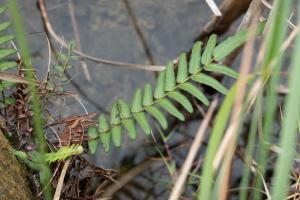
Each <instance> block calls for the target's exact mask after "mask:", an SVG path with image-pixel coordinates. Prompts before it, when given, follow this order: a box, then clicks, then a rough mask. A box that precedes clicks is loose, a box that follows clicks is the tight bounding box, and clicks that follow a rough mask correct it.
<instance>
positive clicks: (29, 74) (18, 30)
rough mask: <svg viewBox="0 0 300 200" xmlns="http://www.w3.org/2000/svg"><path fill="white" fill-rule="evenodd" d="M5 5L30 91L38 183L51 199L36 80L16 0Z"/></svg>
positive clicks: (46, 197) (9, 0) (45, 194)
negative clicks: (38, 162)
mask: <svg viewBox="0 0 300 200" xmlns="http://www.w3.org/2000/svg"><path fill="white" fill-rule="evenodd" d="M7 5H8V8H9V11H10V14H11V19H12V21H13V25H14V28H15V34H16V39H17V42H18V47H19V48H18V49H19V52H20V55H21V57H22V64H23V66H24V71H25V76H26V78H27V79H28V81H29V82H30V84H28V87H29V91H30V97H31V98H30V105H31V109H32V111H33V113H34V115H33V126H34V134H35V137H36V143H37V146H38V151H39V153H40V155H41V163H40V167H39V168H40V169H39V170H40V171H39V173H40V182H41V184H42V186H43V188H44V197H45V199H47V200H48V199H52V189H51V183H50V179H51V177H52V175H51V170H50V169H49V167H48V165H47V163H46V161H45V159H44V158H45V157H44V155H45V153H46V152H47V148H46V143H45V141H46V140H45V135H44V130H43V117H42V109H41V104H40V100H39V96H38V91H37V87H36V78H35V73H34V69H33V67H32V64H31V58H30V51H29V46H28V42H27V38H26V35H27V34H26V31H25V27H24V24H23V20H22V17H21V15H20V13H21V12H20V10H19V8H18V5H17V1H16V0H7Z"/></svg>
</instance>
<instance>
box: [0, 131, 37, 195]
mask: <svg viewBox="0 0 300 200" xmlns="http://www.w3.org/2000/svg"><path fill="white" fill-rule="evenodd" d="M0 151H1V153H0V199H1V200H6V199H7V200H11V199H14V200H19V199H20V200H21V199H22V200H27V199H28V200H29V199H32V195H31V191H30V189H29V185H28V182H27V180H26V172H25V169H24V168H23V167H22V165H20V163H19V162H18V160H17V159H16V158H15V156H14V155H13V154H12V151H11V146H10V145H9V143H8V141H7V139H6V138H5V137H4V135H3V133H2V131H1V130H0Z"/></svg>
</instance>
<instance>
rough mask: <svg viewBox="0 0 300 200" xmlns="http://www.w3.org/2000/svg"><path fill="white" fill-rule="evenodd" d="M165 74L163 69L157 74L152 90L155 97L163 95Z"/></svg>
mask: <svg viewBox="0 0 300 200" xmlns="http://www.w3.org/2000/svg"><path fill="white" fill-rule="evenodd" d="M165 74H166V73H165V70H164V71H161V72H160V73H159V75H158V78H157V83H156V87H155V90H154V97H155V98H156V99H159V98H161V97H163V95H164V94H165Z"/></svg>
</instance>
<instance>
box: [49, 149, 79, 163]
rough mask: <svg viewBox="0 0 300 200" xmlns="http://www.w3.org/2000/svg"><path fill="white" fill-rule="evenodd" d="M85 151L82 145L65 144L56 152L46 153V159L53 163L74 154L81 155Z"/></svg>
mask: <svg viewBox="0 0 300 200" xmlns="http://www.w3.org/2000/svg"><path fill="white" fill-rule="evenodd" d="M81 153H83V147H82V146H81V145H74V144H73V145H71V146H65V147H61V148H60V149H59V150H58V151H56V152H51V153H47V154H45V160H46V161H47V162H48V163H53V162H56V161H62V160H65V159H66V158H68V157H70V156H74V155H79V154H81Z"/></svg>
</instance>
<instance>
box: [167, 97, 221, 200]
mask: <svg viewBox="0 0 300 200" xmlns="http://www.w3.org/2000/svg"><path fill="white" fill-rule="evenodd" d="M216 107H217V100H216V99H215V100H214V101H213V102H212V104H211V106H210V108H209V109H208V111H207V113H206V115H205V118H204V119H203V121H202V123H201V125H200V126H199V129H198V131H197V135H196V137H195V139H194V142H193V144H192V146H191V148H190V150H189V153H188V155H187V158H186V160H185V161H184V164H183V166H182V170H181V174H180V175H179V177H178V179H177V181H176V184H175V186H174V187H173V190H172V192H171V195H170V197H169V200H177V199H179V197H180V195H181V193H182V189H183V186H184V183H185V180H186V178H187V176H188V173H189V171H190V169H191V167H192V164H193V161H194V159H195V157H196V155H197V153H198V150H199V149H200V147H201V142H202V140H203V138H204V135H205V132H206V130H207V127H208V125H209V121H210V119H211V117H212V114H213V111H214V110H215V108H216Z"/></svg>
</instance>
